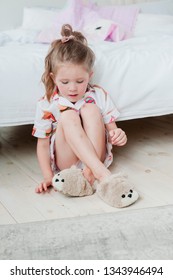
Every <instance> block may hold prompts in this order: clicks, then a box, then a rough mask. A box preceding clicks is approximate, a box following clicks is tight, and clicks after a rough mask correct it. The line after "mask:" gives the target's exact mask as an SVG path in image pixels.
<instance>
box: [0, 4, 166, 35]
mask: <svg viewBox="0 0 173 280" xmlns="http://www.w3.org/2000/svg"><path fill="white" fill-rule="evenodd" d="M83 1H87V0H83ZM154 1H156V2H158V1H161V0H95V2H97V3H99V4H105V5H110V4H114V5H115V4H117V5H126V4H134V3H142V2H143V3H144V2H154ZM162 1H163V0H162ZM63 2H64V1H62V0H17V1H11V0H2V1H0V30H5V29H10V28H16V27H18V26H20V25H21V23H22V14H23V8H24V7H26V6H28V7H30V6H42V7H62V6H63V5H64V3H63Z"/></svg>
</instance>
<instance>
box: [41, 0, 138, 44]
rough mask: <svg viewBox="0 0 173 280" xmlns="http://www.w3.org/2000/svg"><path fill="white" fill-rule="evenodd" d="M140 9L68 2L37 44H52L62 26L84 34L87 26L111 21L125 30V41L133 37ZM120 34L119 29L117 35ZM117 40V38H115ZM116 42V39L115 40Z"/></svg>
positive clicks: (77, 1)
mask: <svg viewBox="0 0 173 280" xmlns="http://www.w3.org/2000/svg"><path fill="white" fill-rule="evenodd" d="M138 11H139V9H138V8H133V7H127V6H122V7H120V6H105V7H103V6H97V5H96V4H93V3H92V2H90V1H88V2H87V5H84V4H82V1H81V0H68V1H67V5H66V8H65V9H64V10H63V11H61V12H60V13H59V14H58V17H57V19H56V20H55V23H54V25H53V26H52V27H51V28H46V29H43V30H42V31H41V32H40V34H39V35H38V38H37V42H39V43H50V42H51V41H53V40H55V39H56V38H59V36H60V31H61V27H62V24H64V23H69V24H70V25H71V26H72V27H73V29H75V30H79V31H82V32H83V29H84V27H86V26H87V25H92V24H93V26H94V25H95V23H96V21H98V20H101V19H105V20H111V21H113V22H114V23H115V24H116V25H118V26H121V29H123V32H124V36H123V39H126V38H128V37H131V35H132V33H133V29H134V25H135V22H136V18H137V15H138ZM118 32H119V27H118V29H117V32H116V34H118ZM114 38H115V36H114ZM115 40H116V39H115Z"/></svg>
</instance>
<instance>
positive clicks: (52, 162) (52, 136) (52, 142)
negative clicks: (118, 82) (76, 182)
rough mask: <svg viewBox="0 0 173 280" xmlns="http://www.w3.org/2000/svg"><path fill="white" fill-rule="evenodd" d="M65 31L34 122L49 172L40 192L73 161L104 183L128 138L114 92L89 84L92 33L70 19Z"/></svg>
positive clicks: (51, 55) (52, 53) (52, 54)
mask: <svg viewBox="0 0 173 280" xmlns="http://www.w3.org/2000/svg"><path fill="white" fill-rule="evenodd" d="M61 35H62V38H61V39H59V40H55V41H54V42H53V43H52V45H51V48H50V50H49V52H48V55H47V56H46V58H45V72H44V74H43V76H42V81H43V83H44V85H45V89H46V95H45V96H44V97H43V99H41V100H40V101H39V102H38V105H37V111H36V118H35V123H34V127H33V135H34V136H36V137H38V143H37V156H38V161H39V164H40V167H41V170H42V173H43V181H42V182H41V183H40V184H39V185H38V186H37V187H36V192H37V193H42V192H43V191H47V188H48V187H50V186H51V181H52V177H53V175H54V173H55V172H56V171H59V170H63V169H65V168H70V167H71V166H72V165H76V166H78V167H79V168H81V169H82V170H83V175H84V176H85V177H86V179H87V180H88V181H89V182H90V183H91V184H92V183H93V182H94V180H95V179H97V180H98V181H100V182H101V181H102V180H104V179H105V178H107V177H108V176H111V173H110V171H109V170H108V167H109V166H110V164H111V163H112V160H113V156H112V153H111V149H112V145H117V146H123V145H125V144H126V142H127V137H126V134H125V132H124V131H123V130H122V129H120V128H118V127H117V125H116V123H115V120H116V119H117V117H118V115H119V112H118V111H117V109H116V107H115V106H114V104H113V102H112V101H111V98H110V96H109V95H108V94H107V93H106V92H105V91H104V90H103V89H102V88H100V87H99V86H96V85H90V83H89V82H90V79H91V77H92V75H93V65H94V60H95V57H94V53H93V51H92V50H91V49H90V48H89V47H88V46H87V41H86V38H85V37H84V36H83V35H82V34H81V33H80V32H76V31H73V30H72V28H71V26H70V25H68V24H66V25H63V26H62V31H61ZM110 178H111V177H110Z"/></svg>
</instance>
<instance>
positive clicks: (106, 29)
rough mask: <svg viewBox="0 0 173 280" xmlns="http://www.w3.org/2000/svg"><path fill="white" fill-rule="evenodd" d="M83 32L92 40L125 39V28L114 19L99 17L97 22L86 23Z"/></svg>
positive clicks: (113, 40)
mask: <svg viewBox="0 0 173 280" xmlns="http://www.w3.org/2000/svg"><path fill="white" fill-rule="evenodd" d="M83 34H84V35H85V37H86V38H87V39H88V40H91V41H97V42H98V41H110V42H118V41H120V40H123V37H124V35H125V32H124V30H123V28H122V27H121V26H120V25H118V24H116V23H115V22H114V21H112V20H108V19H99V20H96V21H95V23H92V24H86V26H84V29H83Z"/></svg>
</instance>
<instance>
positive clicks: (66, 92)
mask: <svg viewBox="0 0 173 280" xmlns="http://www.w3.org/2000/svg"><path fill="white" fill-rule="evenodd" d="M91 75H92V72H91V73H88V71H87V70H86V69H85V68H84V66H83V65H77V64H72V63H67V62H66V63H62V64H61V65H60V66H59V67H58V71H57V73H56V75H54V74H53V73H51V77H52V79H53V81H54V83H55V85H56V86H57V87H58V90H59V94H60V95H61V96H63V97H65V98H67V99H68V100H69V101H71V102H77V101H78V100H80V99H81V98H82V97H83V96H84V94H85V92H86V89H87V86H88V83H89V80H90V78H91Z"/></svg>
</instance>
